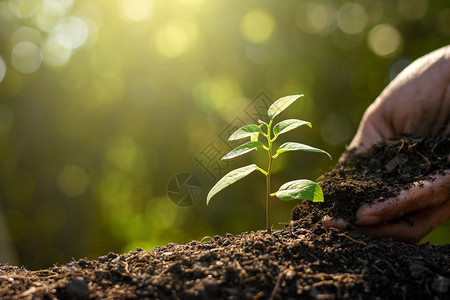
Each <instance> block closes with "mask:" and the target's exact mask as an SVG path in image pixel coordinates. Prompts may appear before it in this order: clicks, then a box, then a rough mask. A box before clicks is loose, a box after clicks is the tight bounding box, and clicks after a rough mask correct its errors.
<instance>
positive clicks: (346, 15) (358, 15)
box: [337, 3, 369, 34]
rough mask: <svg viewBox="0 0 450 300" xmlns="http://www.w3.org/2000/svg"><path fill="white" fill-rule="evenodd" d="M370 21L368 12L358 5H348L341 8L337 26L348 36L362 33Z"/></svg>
mask: <svg viewBox="0 0 450 300" xmlns="http://www.w3.org/2000/svg"><path fill="white" fill-rule="evenodd" d="M368 21H369V17H368V15H367V12H366V10H365V9H364V7H363V6H362V5H360V4H358V3H347V4H344V5H343V6H342V7H341V8H339V11H338V14H337V25H338V26H339V29H341V30H342V31H343V32H345V33H347V34H357V33H361V32H362V31H363V30H364V29H365V28H366V26H367V23H368Z"/></svg>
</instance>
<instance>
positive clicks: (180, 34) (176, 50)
mask: <svg viewBox="0 0 450 300" xmlns="http://www.w3.org/2000/svg"><path fill="white" fill-rule="evenodd" d="M197 37H198V27H197V24H196V23H195V22H194V21H191V20H182V19H177V20H175V19H173V20H170V21H169V22H167V23H166V24H165V25H163V26H162V27H161V28H159V30H158V31H157V32H156V35H155V39H156V48H157V50H158V52H159V53H160V54H161V55H163V56H165V57H167V58H174V57H178V56H180V55H182V54H184V53H185V52H186V51H188V50H189V49H190V48H192V47H194V46H195V43H196V39H197Z"/></svg>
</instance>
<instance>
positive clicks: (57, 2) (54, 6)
mask: <svg viewBox="0 0 450 300" xmlns="http://www.w3.org/2000/svg"><path fill="white" fill-rule="evenodd" d="M72 7H73V0H42V4H41V10H42V12H44V13H45V14H46V15H49V16H54V17H63V16H65V15H66V14H67V13H69V11H70V10H71V9H72Z"/></svg>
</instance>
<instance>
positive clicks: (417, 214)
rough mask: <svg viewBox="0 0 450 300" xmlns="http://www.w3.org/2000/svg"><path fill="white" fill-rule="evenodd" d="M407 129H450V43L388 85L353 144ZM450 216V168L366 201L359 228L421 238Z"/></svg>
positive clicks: (332, 223) (333, 223) (339, 223)
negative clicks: (396, 192) (390, 194)
mask: <svg viewBox="0 0 450 300" xmlns="http://www.w3.org/2000/svg"><path fill="white" fill-rule="evenodd" d="M402 133H410V134H415V135H427V134H430V133H431V134H449V133H450V46H446V47H444V48H441V49H438V50H436V51H434V52H431V53H429V54H427V55H425V56H423V57H421V58H419V59H418V60H416V61H414V62H413V63H412V64H411V65H409V66H408V67H407V68H406V69H405V70H404V71H403V72H401V73H400V74H399V75H398V76H397V77H396V78H395V79H394V80H393V81H392V82H391V83H390V84H389V85H388V86H387V87H386V88H385V90H384V91H383V92H382V93H381V94H380V96H379V97H378V98H377V99H376V100H375V101H374V102H373V103H372V104H371V105H370V106H369V108H368V109H367V110H366V112H365V113H364V116H363V118H362V120H361V123H360V126H359V128H358V131H357V133H356V135H355V137H354V138H353V140H352V142H351V143H350V145H349V149H355V150H356V151H357V152H362V151H365V150H367V149H368V148H370V147H371V146H372V145H373V144H375V143H376V142H378V141H380V140H383V139H389V138H391V137H395V136H399V135H401V134H402ZM447 159H448V160H449V161H450V156H449V157H448V158H447ZM340 160H345V155H343V156H342V157H341V158H340ZM449 218H450V170H449V171H447V172H446V173H445V174H444V175H437V176H436V177H435V178H434V179H432V180H428V181H424V182H416V183H415V185H414V186H413V187H411V188H409V189H408V190H404V191H402V192H401V193H400V195H398V196H397V197H393V198H389V199H385V200H383V201H380V202H377V203H375V204H372V205H363V206H361V207H360V208H359V210H358V211H357V213H356V220H357V221H356V229H357V230H358V231H361V232H363V233H365V234H367V235H369V236H372V237H374V238H394V239H396V240H401V241H405V242H409V243H416V242H418V241H419V240H420V239H421V238H423V237H424V236H425V235H427V234H428V233H429V232H430V231H432V230H433V229H434V228H436V227H437V226H439V225H440V224H441V223H442V222H443V221H445V220H447V219H449ZM322 222H323V223H324V225H325V226H326V227H337V228H344V227H346V226H347V225H348V223H347V222H346V221H345V220H342V219H331V218H324V219H323V220H322Z"/></svg>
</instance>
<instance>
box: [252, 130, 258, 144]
mask: <svg viewBox="0 0 450 300" xmlns="http://www.w3.org/2000/svg"><path fill="white" fill-rule="evenodd" d="M258 138H259V132H258V133H255V134H252V135H251V136H250V141H252V142H257V141H258Z"/></svg>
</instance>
